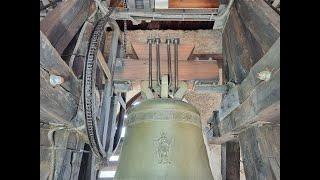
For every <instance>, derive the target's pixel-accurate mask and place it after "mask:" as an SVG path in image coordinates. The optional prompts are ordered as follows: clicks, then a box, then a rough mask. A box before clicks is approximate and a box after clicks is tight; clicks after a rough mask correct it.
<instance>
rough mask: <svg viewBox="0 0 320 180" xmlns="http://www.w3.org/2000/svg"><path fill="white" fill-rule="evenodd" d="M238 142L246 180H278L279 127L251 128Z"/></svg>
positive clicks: (240, 135) (241, 135) (240, 136)
mask: <svg viewBox="0 0 320 180" xmlns="http://www.w3.org/2000/svg"><path fill="white" fill-rule="evenodd" d="M239 141H240V147H241V153H242V158H243V164H244V170H245V176H246V179H247V180H265V179H270V180H271V179H272V180H274V179H275V180H279V179H280V125H270V124H269V125H264V126H261V127H252V128H250V129H247V130H246V131H244V132H242V133H240V134H239Z"/></svg>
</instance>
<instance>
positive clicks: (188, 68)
mask: <svg viewBox="0 0 320 180" xmlns="http://www.w3.org/2000/svg"><path fill="white" fill-rule="evenodd" d="M160 66H161V73H162V74H165V73H168V68H167V62H166V61H161V65H160ZM152 67H154V71H153V75H152V77H153V79H154V80H156V79H155V78H156V71H155V67H156V61H153V65H152ZM173 67H174V66H173V63H172V69H173ZM178 75H179V80H185V81H189V80H215V79H218V78H219V77H218V76H219V69H218V65H217V62H216V61H179V74H178ZM114 79H115V80H148V61H140V60H129V59H126V60H124V66H123V69H122V70H118V71H116V72H115V77H114Z"/></svg>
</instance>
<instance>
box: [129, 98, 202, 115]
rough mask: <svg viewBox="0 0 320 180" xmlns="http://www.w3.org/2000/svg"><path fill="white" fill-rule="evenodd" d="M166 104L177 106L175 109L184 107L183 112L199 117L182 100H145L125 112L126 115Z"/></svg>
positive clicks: (194, 108)
mask: <svg viewBox="0 0 320 180" xmlns="http://www.w3.org/2000/svg"><path fill="white" fill-rule="evenodd" d="M156 102H157V103H156ZM166 103H170V104H175V106H177V107H179V106H180V107H184V109H185V110H188V111H191V112H194V113H196V114H198V115H199V116H200V112H199V111H198V109H197V108H196V107H194V106H193V105H192V104H189V103H187V102H184V101H182V100H177V99H171V98H159V99H147V100H144V101H141V103H140V104H138V105H135V106H133V107H131V108H129V109H128V111H127V114H131V113H132V112H138V111H141V110H146V108H147V109H150V108H151V107H155V108H159V105H160V104H166ZM169 106H170V105H169ZM168 108H169V107H168ZM160 109H165V108H160ZM160 109H159V110H160Z"/></svg>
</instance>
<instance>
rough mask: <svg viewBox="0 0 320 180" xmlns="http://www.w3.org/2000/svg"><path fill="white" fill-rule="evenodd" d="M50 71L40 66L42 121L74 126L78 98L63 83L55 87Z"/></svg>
mask: <svg viewBox="0 0 320 180" xmlns="http://www.w3.org/2000/svg"><path fill="white" fill-rule="evenodd" d="M49 76H50V75H49V73H48V72H47V71H46V70H44V69H43V68H41V67H40V121H41V122H44V123H55V124H62V125H69V126H73V123H72V122H71V120H72V119H73V118H74V117H75V115H76V113H77V107H78V98H76V97H75V96H74V95H72V94H71V93H70V92H69V91H67V90H66V89H65V88H63V87H62V86H61V85H57V86H55V87H53V86H52V85H51V84H50V82H49Z"/></svg>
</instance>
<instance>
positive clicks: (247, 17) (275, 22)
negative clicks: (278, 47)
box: [235, 0, 280, 53]
mask: <svg viewBox="0 0 320 180" xmlns="http://www.w3.org/2000/svg"><path fill="white" fill-rule="evenodd" d="M235 6H236V9H237V12H238V14H239V16H240V17H241V19H242V22H243V23H244V25H245V26H246V27H247V28H248V30H249V31H250V32H251V34H252V35H253V37H254V38H255V39H256V41H257V42H258V44H259V45H260V46H261V48H262V51H263V52H264V53H266V52H267V51H268V50H269V48H270V47H271V46H272V45H273V43H274V42H275V41H276V40H277V39H278V38H279V36H280V15H279V14H278V13H277V12H276V11H274V10H273V9H272V8H271V7H270V6H269V5H268V4H267V3H266V2H264V0H255V1H248V0H240V1H236V3H235Z"/></svg>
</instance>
